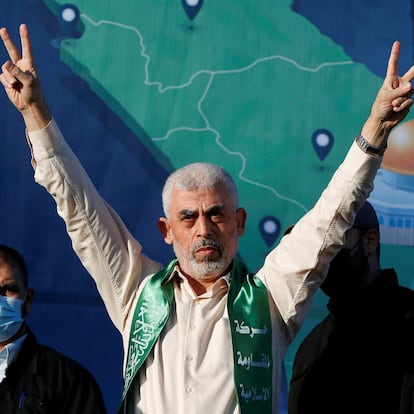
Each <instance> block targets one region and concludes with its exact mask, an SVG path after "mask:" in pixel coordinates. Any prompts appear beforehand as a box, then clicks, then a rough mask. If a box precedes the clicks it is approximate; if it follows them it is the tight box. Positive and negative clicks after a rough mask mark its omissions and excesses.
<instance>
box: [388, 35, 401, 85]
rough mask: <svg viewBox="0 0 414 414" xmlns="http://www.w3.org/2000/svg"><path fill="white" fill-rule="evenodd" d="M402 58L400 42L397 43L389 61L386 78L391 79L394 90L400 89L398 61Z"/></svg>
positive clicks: (392, 49)
mask: <svg viewBox="0 0 414 414" xmlns="http://www.w3.org/2000/svg"><path fill="white" fill-rule="evenodd" d="M399 58H400V42H399V41H395V42H394V43H393V45H392V48H391V53H390V57H389V59H388V66H387V74H386V77H387V78H389V79H390V81H391V85H392V87H393V88H397V87H398V60H399Z"/></svg>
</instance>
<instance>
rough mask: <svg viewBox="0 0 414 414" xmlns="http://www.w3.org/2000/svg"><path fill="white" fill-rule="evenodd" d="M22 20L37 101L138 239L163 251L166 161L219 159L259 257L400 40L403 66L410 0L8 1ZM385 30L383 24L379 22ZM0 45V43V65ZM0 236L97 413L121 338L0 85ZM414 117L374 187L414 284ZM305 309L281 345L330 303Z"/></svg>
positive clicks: (385, 234) (154, 252) (5, 8)
mask: <svg viewBox="0 0 414 414" xmlns="http://www.w3.org/2000/svg"><path fill="white" fill-rule="evenodd" d="M23 22H24V23H27V24H28V25H29V30H30V32H31V36H32V41H33V48H34V54H35V57H36V63H37V66H38V71H39V74H40V77H41V80H42V85H43V88H44V91H45V95H46V98H47V102H48V104H49V106H50V109H51V111H52V113H53V116H54V118H55V119H56V121H57V122H58V124H59V126H60V128H61V129H62V131H63V133H64V135H65V137H66V139H67V141H68V142H69V144H70V145H71V147H72V148H73V150H74V151H75V153H76V154H77V156H78V157H79V159H80V160H81V162H82V163H83V165H84V167H85V169H86V170H87V171H88V173H89V174H90V176H91V178H92V181H93V182H94V183H95V185H96V186H97V188H98V189H99V191H100V193H101V194H102V196H103V197H104V198H105V199H106V200H107V201H108V202H109V203H110V204H111V205H112V206H113V207H114V208H115V210H116V211H117V212H118V213H119V215H120V216H121V217H122V218H123V220H124V221H125V222H126V223H127V225H128V227H129V229H130V230H131V232H132V233H133V234H134V235H135V236H136V238H137V239H138V240H140V241H141V242H142V244H143V246H144V252H145V253H146V254H148V255H149V256H151V257H152V258H154V259H156V260H159V261H161V262H163V263H167V261H168V260H169V259H170V258H171V257H172V254H173V253H172V250H171V248H170V247H169V246H167V245H165V243H164V242H163V239H162V237H161V235H160V234H159V232H158V230H157V227H156V220H157V219H158V217H159V216H161V215H162V211H161V189H162V185H163V182H164V179H165V177H166V176H167V174H168V173H169V172H170V171H172V170H174V169H175V168H178V167H180V166H182V165H184V164H186V163H189V162H194V161H209V162H215V163H218V164H220V165H222V166H223V167H225V168H226V169H227V170H228V171H229V172H230V173H231V174H232V175H233V176H234V177H235V179H236V182H237V185H238V187H239V189H240V200H241V205H242V206H243V207H245V208H246V209H247V212H248V222H247V231H246V234H245V235H244V236H243V237H242V238H241V239H240V250H239V254H240V256H241V257H242V259H243V260H244V261H245V263H246V264H247V266H248V267H249V269H250V271H255V270H257V269H258V268H259V267H260V266H261V264H262V262H263V259H264V257H265V255H266V254H267V253H268V252H269V250H270V249H271V248H273V247H274V246H275V245H276V244H277V243H278V241H279V240H280V236H281V234H282V233H283V230H284V229H285V228H286V227H288V226H289V225H290V224H292V223H295V222H296V221H297V220H298V219H299V218H300V217H301V216H302V215H303V214H304V213H305V212H307V211H308V210H309V209H310V208H311V207H312V205H313V204H314V202H315V201H316V200H317V198H318V197H319V195H320V193H321V191H322V190H323V188H324V187H325V186H326V184H327V182H328V180H329V179H330V177H331V175H332V173H333V172H334V170H335V169H336V167H337V166H338V165H339V163H340V162H341V160H342V159H343V158H344V156H345V154H346V151H347V149H348V148H349V146H350V144H351V142H352V140H353V139H354V138H355V136H356V135H358V133H359V130H360V128H361V126H362V123H363V121H364V120H365V118H366V117H367V115H368V113H369V111H370V105H371V103H372V101H373V99H374V97H375V93H376V91H377V90H378V88H379V86H380V85H381V83H382V80H383V76H384V74H385V69H386V65H387V59H388V55H389V51H390V49H391V45H392V42H393V41H394V40H400V41H401V44H402V49H401V50H402V54H401V59H400V67H401V71H405V70H407V69H408V67H409V66H411V64H413V61H414V59H413V32H412V28H413V11H412V4H411V1H408V0H401V1H400V2H399V3H398V6H396V5H395V4H394V3H393V2H389V1H385V0H375V1H374V0H367V1H364V2H361V1H359V0H347V1H343V0H332V1H329V2H328V1H322V0H314V1H312V2H309V1H308V2H306V1H292V0H291V1H288V0H262V1H260V2H252V1H247V0H240V1H237V2H230V1H225V2H224V1H222V0H205V1H201V0H198V1H197V0H174V1H172V0H157V1H153V0H152V1H150V0H139V1H136V0H121V1H118V2H114V1H112V0H100V1H99V2H97V1H93V0H73V1H72V2H71V3H67V2H66V1H51V0H44V1H41V0H13V1H11V0H3V2H2V11H1V14H0V26H7V27H8V29H9V31H10V32H11V34H12V36H13V38H14V39H15V40H16V41H18V39H19V38H18V25H19V24H20V23H23ZM384 28H386V29H384ZM6 59H7V54H6V52H5V50H3V49H1V50H0V62H1V63H2V62H4V61H5V60H6ZM0 105H1V106H0V108H1V111H0V125H1V129H0V180H1V181H0V206H1V214H0V243H5V244H9V245H11V246H13V247H15V248H16V249H17V250H19V251H20V252H21V253H22V254H23V255H24V257H25V258H26V260H27V263H28V267H29V270H30V283H31V285H32V286H33V287H34V288H35V289H36V297H35V305H34V306H33V309H32V313H31V315H30V324H31V326H32V328H33V330H34V331H35V333H36V334H37V336H38V339H39V340H40V341H41V342H43V343H46V344H48V345H50V346H53V347H54V348H56V349H58V350H60V351H62V352H64V353H66V354H67V355H69V356H71V357H73V358H75V359H77V360H78V361H80V362H81V363H83V364H84V365H85V366H86V367H87V368H89V369H90V370H91V371H92V372H93V373H94V375H95V376H96V378H97V379H98V382H99V383H100V385H101V387H102V389H103V392H104V394H105V399H106V401H107V405H108V410H109V412H115V410H116V408H117V406H118V403H119V397H120V394H121V389H122V345H121V338H120V336H119V334H118V332H117V331H116V330H115V328H114V327H113V326H112V323H111V321H110V320H109V318H108V315H107V314H106V311H105V309H104V307H103V304H102V302H101V299H100V297H99V296H98V294H97V291H96V288H95V285H94V283H93V281H92V280H91V278H90V277H89V275H88V274H87V273H86V271H85V270H84V269H83V267H82V266H81V264H80V262H79V260H78V259H77V257H76V256H75V254H74V252H73V251H72V248H71V244H70V240H69V238H68V236H67V234H66V231H65V228H64V224H63V221H62V220H61V219H60V218H59V217H58V215H57V213H56V207H55V205H54V203H53V201H52V200H51V199H50V198H49V196H48V195H47V194H46V192H45V190H44V189H43V188H41V187H40V186H38V185H36V184H35V183H34V180H33V169H32V167H31V165H30V151H29V148H28V146H27V143H26V139H25V133H24V127H23V122H22V120H21V117H20V116H19V115H18V114H17V113H16V111H15V109H14V108H12V106H11V105H10V104H9V103H8V102H7V97H6V95H5V94H4V93H3V96H2V97H0ZM413 128H414V120H413V119H412V115H410V116H409V118H408V119H406V120H405V121H404V122H403V123H402V124H401V125H400V126H399V127H397V128H396V129H395V131H394V132H393V135H392V138H391V140H390V148H389V151H387V155H386V157H385V158H384V162H383V165H382V168H381V170H380V172H379V174H378V176H377V178H376V181H375V190H374V192H373V194H372V195H371V197H370V201H371V202H372V204H373V205H374V207H375V209H376V211H377V213H378V216H379V219H380V224H381V236H382V242H383V248H382V266H383V267H391V266H393V267H395V268H396V270H397V272H398V274H399V277H400V280H401V282H402V283H403V284H404V285H406V286H409V287H413V283H414V282H413V272H412V264H411V260H410V258H411V256H412V253H413V247H412V246H413V245H414V230H413V228H414V224H413V223H414V217H413V216H414V213H413V211H414V209H413V207H414V177H413V174H414V166H413V161H412V160H413V159H414V154H413V148H414V132H413ZM325 302H326V301H325V299H324V297H323V295H322V294H320V293H318V294H317V295H316V298H315V301H314V304H313V307H312V309H311V312H310V314H309V317H308V319H307V321H306V324H305V326H304V327H303V329H302V330H301V332H300V335H299V337H298V338H297V340H296V341H295V342H294V344H293V346H291V348H290V350H289V353H288V355H287V358H286V372H287V377H288V378H289V375H290V367H291V363H292V360H293V357H294V353H295V351H296V349H297V345H298V344H299V342H300V341H301V339H302V338H303V336H304V335H305V334H306V333H307V332H308V331H309V329H310V328H311V327H313V326H314V324H315V323H316V322H317V321H318V320H319V319H320V318H321V317H322V316H323V315H324V314H325Z"/></svg>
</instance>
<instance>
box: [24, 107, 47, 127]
mask: <svg viewBox="0 0 414 414" xmlns="http://www.w3.org/2000/svg"><path fill="white" fill-rule="evenodd" d="M21 114H22V116H23V120H24V123H25V125H26V129H27V131H29V132H30V131H37V130H39V129H42V128H44V127H45V126H46V125H48V124H49V122H50V120H51V119H52V116H51V115H50V112H49V109H48V108H47V106H46V104H44V103H42V104H38V103H36V104H35V103H34V104H31V105H29V106H27V107H26V108H25V109H23V110H22V111H21Z"/></svg>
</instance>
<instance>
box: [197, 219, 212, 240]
mask: <svg viewBox="0 0 414 414" xmlns="http://www.w3.org/2000/svg"><path fill="white" fill-rule="evenodd" d="M212 226H213V223H212V222H211V220H210V219H209V217H207V216H205V215H201V216H199V217H198V219H197V237H202V238H208V237H210V236H211V235H212V233H213V230H212Z"/></svg>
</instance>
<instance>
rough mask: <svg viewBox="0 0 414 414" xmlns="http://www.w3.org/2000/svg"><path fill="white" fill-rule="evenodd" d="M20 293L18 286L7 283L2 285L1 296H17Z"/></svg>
mask: <svg viewBox="0 0 414 414" xmlns="http://www.w3.org/2000/svg"><path fill="white" fill-rule="evenodd" d="M18 293H19V289H18V287H17V286H13V285H6V286H0V296H16V295H17V294H18Z"/></svg>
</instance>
